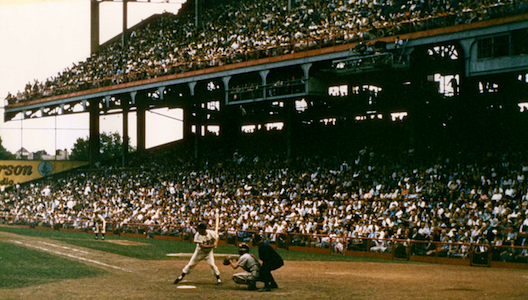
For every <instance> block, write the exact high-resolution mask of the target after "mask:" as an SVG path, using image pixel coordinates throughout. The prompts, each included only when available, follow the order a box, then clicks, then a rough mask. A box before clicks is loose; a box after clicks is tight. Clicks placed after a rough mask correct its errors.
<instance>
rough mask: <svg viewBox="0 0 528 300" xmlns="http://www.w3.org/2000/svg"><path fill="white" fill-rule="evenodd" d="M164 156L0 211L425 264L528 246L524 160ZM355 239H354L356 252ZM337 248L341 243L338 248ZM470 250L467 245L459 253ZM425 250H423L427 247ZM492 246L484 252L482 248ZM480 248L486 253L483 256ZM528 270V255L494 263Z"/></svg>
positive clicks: (518, 156) (515, 156)
mask: <svg viewBox="0 0 528 300" xmlns="http://www.w3.org/2000/svg"><path fill="white" fill-rule="evenodd" d="M191 161H192V160H185V159H183V158H181V157H179V158H173V157H170V156H165V157H162V158H160V159H155V160H152V161H151V162H149V163H146V162H144V163H143V165H142V166H141V167H139V168H137V169H116V168H111V167H109V168H104V169H103V170H100V171H97V172H94V171H91V172H88V171H87V172H80V173H73V174H70V175H68V176H66V177H62V178H57V179H54V180H43V181H41V182H36V183H31V184H28V185H23V186H17V187H14V188H11V189H8V190H6V191H4V192H2V196H1V197H0V212H3V213H4V214H7V215H9V216H14V217H16V218H19V219H24V218H32V217H38V218H40V219H42V220H47V221H48V222H50V223H51V224H53V223H55V224H62V223H69V224H74V227H75V226H80V224H81V223H82V222H85V221H86V220H90V219H91V218H92V217H93V210H94V208H95V207H102V209H103V210H104V212H105V213H104V215H105V217H106V218H107V220H108V222H113V223H115V224H118V226H126V225H127V224H133V223H140V224H148V225H149V226H156V228H158V230H159V233H160V234H170V233H171V230H172V228H176V227H193V226H196V224H198V223H199V222H202V221H205V222H208V223H209V226H210V227H214V222H215V221H214V220H215V218H214V216H215V214H217V213H219V215H220V228H221V229H222V230H225V231H227V232H236V231H254V232H262V233H265V234H268V235H270V236H271V237H272V238H273V240H274V242H277V243H280V242H281V241H280V238H281V235H282V234H292V233H295V234H299V235H298V236H296V237H295V238H294V239H292V241H291V243H292V245H305V246H306V245H307V243H311V245H308V246H312V247H332V248H333V249H335V251H337V252H342V251H343V247H345V245H347V247H348V249H351V250H360V249H361V247H365V243H364V241H363V240H362V238H372V239H373V243H371V244H370V247H371V248H370V250H371V251H379V252H383V251H387V250H390V249H388V244H387V243H388V239H400V240H407V239H412V240H418V241H420V240H424V241H437V242H444V243H449V244H444V245H443V246H442V247H433V246H431V245H432V244H431V245H429V246H427V244H425V243H424V244H423V245H422V244H418V245H417V246H415V249H413V251H414V252H416V253H422V254H423V255H433V254H434V255H441V256H448V257H466V256H467V253H468V246H467V245H468V244H470V243H473V244H479V245H493V246H501V245H516V246H525V242H526V239H527V237H528V235H527V231H528V181H527V176H528V156H527V153H525V152H510V153H507V154H491V153H490V154H488V155H485V156H474V157H472V158H469V157H466V156H464V157H463V158H462V157H451V158H446V157H443V158H437V159H434V160H431V161H420V162H418V161H415V160H413V159H410V158H409V157H407V158H405V159H399V158H396V157H391V156H389V155H381V154H378V153H376V152H374V151H373V150H369V149H362V150H361V151H360V152H359V153H357V154H355V155H353V156H347V157H340V158H339V157H323V156H313V157H299V158H296V159H281V158H280V157H278V156H276V157H269V158H264V157H258V156H254V157H249V156H242V155H240V154H238V153H237V154H236V155H234V156H232V157H230V159H222V160H213V159H211V160H208V161H206V162H202V163H197V162H191ZM345 240H349V242H348V243H346V242H345ZM330 243H331V244H330ZM458 243H462V244H458ZM420 245H422V246H420ZM482 247H485V246H482ZM478 249H480V248H478V247H477V248H476V250H478ZM494 255H495V257H496V259H497V260H499V259H501V260H506V261H522V260H524V261H525V260H526V257H527V254H526V250H524V251H523V252H512V253H508V251H505V249H502V251H500V252H498V253H494Z"/></svg>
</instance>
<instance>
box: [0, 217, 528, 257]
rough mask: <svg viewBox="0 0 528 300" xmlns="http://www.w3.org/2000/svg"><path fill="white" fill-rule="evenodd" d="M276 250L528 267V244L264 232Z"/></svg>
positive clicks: (170, 233) (152, 230)
mask: <svg viewBox="0 0 528 300" xmlns="http://www.w3.org/2000/svg"><path fill="white" fill-rule="evenodd" d="M0 224H7V225H12V226H22V227H26V228H33V229H38V230H57V231H76V232H85V233H93V229H94V226H95V225H94V223H93V222H92V221H91V220H87V219H84V220H73V221H64V220H61V221H56V222H54V221H52V220H49V219H44V218H34V217H17V216H11V215H7V214H5V213H0ZM195 232H196V230H195V229H194V228H193V227H183V226H178V225H157V224H141V223H126V224H118V223H112V222H108V223H107V224H106V233H107V234H109V235H121V236H127V237H143V238H152V239H165V240H174V241H185V242H193V237H194V234H195ZM256 233H257V232H255V231H244V230H234V229H225V228H220V229H219V231H218V234H219V244H222V245H238V243H240V242H247V243H248V244H250V243H251V241H252V237H253V236H254V234H256ZM263 238H265V239H269V240H271V244H272V246H273V247H274V248H278V249H284V250H290V251H300V252H315V253H327V254H334V255H350V256H365V257H374V258H384V259H395V260H410V261H422V262H431V263H441V264H456V265H472V266H488V267H490V266H491V267H508V268H528V247H525V246H515V245H500V246H494V245H489V244H475V243H457V242H449V243H445V242H433V241H418V240H410V239H407V240H401V239H379V238H366V237H343V236H335V235H324V234H296V233H264V234H263Z"/></svg>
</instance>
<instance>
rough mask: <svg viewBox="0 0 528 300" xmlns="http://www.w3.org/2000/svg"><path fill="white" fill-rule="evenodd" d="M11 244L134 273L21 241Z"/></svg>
mask: <svg viewBox="0 0 528 300" xmlns="http://www.w3.org/2000/svg"><path fill="white" fill-rule="evenodd" d="M10 242H12V243H16V244H20V245H23V246H26V247H30V248H35V249H39V250H43V251H47V252H51V253H54V254H59V255H64V256H67V257H70V258H75V259H78V260H82V261H87V262H91V263H94V264H98V265H101V266H105V267H109V268H114V269H117V270H120V271H125V272H130V273H133V272H132V271H130V270H127V269H123V268H120V267H117V266H113V265H109V264H106V263H104V262H100V261H96V260H93V259H89V258H84V257H80V256H76V255H72V254H68V253H62V252H58V251H53V250H51V249H47V248H43V247H39V246H35V245H31V244H25V243H22V242H19V241H14V240H10Z"/></svg>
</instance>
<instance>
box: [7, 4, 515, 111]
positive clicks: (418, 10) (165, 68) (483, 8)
mask: <svg viewBox="0 0 528 300" xmlns="http://www.w3.org/2000/svg"><path fill="white" fill-rule="evenodd" d="M193 3H194V1H188V2H187V3H186V4H185V6H184V8H182V10H181V11H180V12H179V13H178V15H173V14H170V13H164V14H163V15H161V17H159V18H156V19H154V20H152V21H151V22H149V23H148V24H146V25H145V26H142V27H139V28H138V29H136V30H133V31H132V32H131V33H130V37H129V43H128V45H127V46H126V48H125V49H122V45H121V44H120V42H118V41H116V42H114V43H111V44H109V45H107V46H105V47H103V49H101V51H100V53H98V54H94V55H92V56H91V57H89V58H88V59H87V60H86V61H81V62H79V63H77V64H73V65H72V66H71V67H68V68H66V69H65V70H63V71H62V72H59V73H58V74H57V75H56V76H53V77H50V78H48V79H47V80H45V81H44V82H39V81H37V80H35V81H34V82H33V83H31V82H29V83H28V84H27V85H26V87H25V89H24V90H23V91H22V92H20V91H19V92H18V93H17V94H15V95H13V94H10V93H9V94H8V95H7V98H6V100H7V103H8V105H10V104H14V103H17V102H20V101H24V100H32V99H37V98H41V97H48V96H52V95H58V94H65V93H70V92H74V91H79V90H86V89H92V88H97V87H101V86H109V85H114V84H119V83H123V82H130V81H135V80H141V79H148V78H153V77H158V76H163V75H167V74H173V73H178V72H185V71H186V70H194V69H196V68H206V67H212V66H220V65H223V64H228V63H234V62H240V61H244V60H249V59H256V58H260V57H267V56H275V55H282V54H287V53H293V52H299V51H305V50H308V49H313V48H316V47H326V46H330V45H335V44H336V43H351V42H352V43H355V42H359V41H365V40H370V39H373V38H376V37H384V36H397V35H398V34H402V33H408V32H411V31H419V30H426V29H430V28H436V27H440V26H448V25H458V24H464V23H470V22H475V21H480V20H485V19H489V18H496V17H502V16H507V15H512V14H519V13H523V12H524V9H525V3H524V2H523V1H522V0H519V1H508V0H506V1H505V0H499V1H490V0H477V1H471V0H460V1H459V0H453V1H416V0H381V1H356V0H329V1H318V0H291V1H288V0H280V1H269V0H268V1H257V0H251V1H248V0H229V1H228V0H223V1H203V7H204V8H203V10H202V14H201V17H202V18H201V26H200V28H196V26H195V20H194V10H193V9H192V7H191V6H192V5H193Z"/></svg>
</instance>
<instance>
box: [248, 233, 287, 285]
mask: <svg viewBox="0 0 528 300" xmlns="http://www.w3.org/2000/svg"><path fill="white" fill-rule="evenodd" d="M253 244H254V245H255V246H256V245H258V254H259V258H260V260H262V266H261V267H260V276H259V281H263V282H264V287H263V288H262V289H261V290H260V291H270V290H271V289H276V288H278V285H277V283H276V282H275V279H273V276H272V275H271V271H273V270H277V269H278V268H280V267H282V266H283V265H284V260H283V259H282V257H281V256H280V255H279V254H278V253H277V251H275V249H273V248H272V247H271V246H270V244H269V240H265V241H262V240H261V238H260V236H259V235H256V236H255V238H254V239H253Z"/></svg>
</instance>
